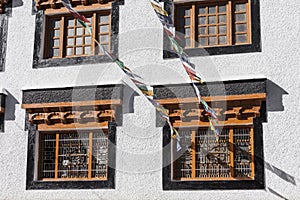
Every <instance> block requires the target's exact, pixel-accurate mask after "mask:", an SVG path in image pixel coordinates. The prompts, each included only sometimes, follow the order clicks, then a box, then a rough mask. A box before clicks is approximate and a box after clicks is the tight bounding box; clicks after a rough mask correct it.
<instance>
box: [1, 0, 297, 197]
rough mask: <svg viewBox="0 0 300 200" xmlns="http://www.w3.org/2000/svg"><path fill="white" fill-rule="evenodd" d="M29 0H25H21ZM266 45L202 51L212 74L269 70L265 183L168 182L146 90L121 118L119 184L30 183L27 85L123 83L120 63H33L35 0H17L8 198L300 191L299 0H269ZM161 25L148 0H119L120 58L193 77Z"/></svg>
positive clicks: (199, 62)
mask: <svg viewBox="0 0 300 200" xmlns="http://www.w3.org/2000/svg"><path fill="white" fill-rule="evenodd" d="M21 1H23V3H20V2H21ZM260 4H261V5H260V8H261V32H262V52H258V53H247V54H234V55H220V56H211V57H193V58H192V59H191V60H192V62H193V63H195V64H196V66H197V70H198V71H199V72H200V73H201V74H202V76H203V77H204V78H205V80H216V79H217V80H221V79H226V77H234V78H236V79H239V78H240V77H245V76H249V75H251V76H256V75H258V74H260V75H261V74H262V75H264V76H265V77H267V78H268V79H269V80H270V82H269V84H268V99H267V107H268V122H267V123H264V127H263V128H264V130H263V131H264V156H265V161H266V169H265V172H266V189H265V190H213V191H212V190H206V191H163V190H162V169H161V166H162V153H161V148H162V136H161V133H162V128H160V127H156V126H155V111H154V109H153V107H151V105H150V104H149V103H148V102H147V101H146V99H145V98H144V97H140V96H138V97H135V98H134V112H133V113H128V114H125V115H124V116H123V119H124V121H123V125H122V126H121V127H118V128H117V145H118V150H117V163H116V165H117V171H116V189H115V190H55V191H51V190H47V191H32V190H31V191H26V190H25V180H26V157H27V133H26V132H25V131H24V120H25V111H24V110H22V109H21V105H20V104H21V100H22V96H21V94H22V93H21V89H22V88H46V87H54V88H55V87H67V86H75V85H101V84H116V83H122V80H124V81H125V82H126V81H127V79H126V77H124V75H123V74H122V73H121V71H120V70H119V69H118V68H117V67H116V66H115V65H114V64H107V63H106V64H97V65H85V66H75V67H62V68H57V67H56V68H45V69H32V59H33V45H34V29H35V27H34V24H35V16H34V15H32V14H31V1H28V0H13V8H12V16H11V17H10V19H9V23H8V38H7V49H6V64H5V72H0V85H1V86H2V87H3V88H5V89H6V90H7V93H8V98H7V104H6V108H7V113H6V115H5V133H3V134H0V151H1V160H0V169H1V170H0V177H1V179H0V188H1V189H0V199H195V200H196V199H210V200H212V199H264V200H265V199H284V198H286V199H299V198H300V186H299V184H300V170H299V168H300V162H299V160H300V156H299V155H300V149H299V143H300V139H299V131H298V130H299V123H298V122H299V121H300V117H299V116H300V112H299V99H300V95H299V89H300V84H299V78H300V77H299V76H300V75H299V74H300V68H299V61H300V60H299V58H300V50H299V46H300V39H299V38H300V28H299V27H300V23H299V20H300V9H299V8H300V1H295V0H277V1H275V2H274V1H270V0H261V2H260ZM162 46H163V44H162V29H161V25H160V22H159V21H158V19H157V17H156V15H155V14H154V12H153V11H152V8H151V7H150V4H149V2H148V1H147V0H126V1H125V5H124V6H121V7H120V39H119V53H120V58H121V59H123V60H124V62H125V63H126V64H127V65H128V66H130V67H131V68H132V69H133V70H134V72H136V73H138V74H140V75H141V76H142V77H145V80H146V81H148V82H149V83H151V84H171V83H183V82H186V81H187V80H188V78H187V76H186V75H185V74H184V71H183V69H182V67H181V66H180V64H179V61H178V59H171V60H163V59H162Z"/></svg>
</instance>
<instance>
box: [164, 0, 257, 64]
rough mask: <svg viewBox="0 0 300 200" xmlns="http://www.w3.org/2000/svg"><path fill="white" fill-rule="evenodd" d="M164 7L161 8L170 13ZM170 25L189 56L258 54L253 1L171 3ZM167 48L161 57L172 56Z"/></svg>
mask: <svg viewBox="0 0 300 200" xmlns="http://www.w3.org/2000/svg"><path fill="white" fill-rule="evenodd" d="M168 6H169V5H168V4H167V5H165V9H166V10H172V9H170V8H168ZM174 25H175V28H176V34H177V38H179V39H178V42H179V44H180V45H181V46H182V47H184V49H185V52H186V53H187V54H188V55H189V56H199V55H200V56H201V55H207V53H208V54H209V55H216V54H230V53H247V52H257V51H261V44H260V43H261V40H260V37H261V36H260V13H259V1H256V0H222V1H216V0H201V1H200V0H195V1H182V0H174ZM168 46H171V45H166V46H165V48H166V49H169V50H168V51H169V53H167V51H165V54H164V57H166V58H168V57H174V55H173V53H172V50H171V49H170V47H168ZM200 48H203V49H205V50H206V51H200V50H199V49H200Z"/></svg>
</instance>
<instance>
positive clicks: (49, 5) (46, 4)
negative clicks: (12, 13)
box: [0, 0, 119, 10]
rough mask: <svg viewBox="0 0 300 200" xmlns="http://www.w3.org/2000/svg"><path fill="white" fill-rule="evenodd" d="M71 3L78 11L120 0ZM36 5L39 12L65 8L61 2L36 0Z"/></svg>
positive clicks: (91, 0) (58, 0)
mask: <svg viewBox="0 0 300 200" xmlns="http://www.w3.org/2000/svg"><path fill="white" fill-rule="evenodd" d="M0 1H1V0H0ZM70 2H71V4H72V6H74V7H76V10H78V8H77V7H78V6H90V5H93V6H97V5H110V4H111V3H112V2H119V0H70ZM35 5H36V8H37V9H38V10H47V9H57V8H62V7H63V4H62V3H61V1H60V0H35Z"/></svg>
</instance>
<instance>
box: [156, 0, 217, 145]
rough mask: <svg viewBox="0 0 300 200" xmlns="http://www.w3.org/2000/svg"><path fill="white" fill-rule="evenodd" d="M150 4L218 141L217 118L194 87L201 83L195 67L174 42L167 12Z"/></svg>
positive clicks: (157, 5)
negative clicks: (196, 83)
mask: <svg viewBox="0 0 300 200" xmlns="http://www.w3.org/2000/svg"><path fill="white" fill-rule="evenodd" d="M150 3H151V5H152V7H153V9H154V11H155V13H156V15H157V16H158V18H159V20H160V22H161V23H162V25H163V29H164V31H165V32H166V33H167V37H168V38H169V40H170V42H171V45H172V47H173V49H174V50H175V52H176V53H177V55H178V57H179V58H180V61H181V63H182V65H183V67H184V69H185V71H186V73H187V75H188V76H189V78H190V81H191V84H192V85H193V88H194V90H195V92H196V95H197V98H198V102H199V104H202V105H203V107H204V110H205V111H206V113H207V114H208V119H209V122H210V129H211V130H212V131H214V133H215V135H216V139H217V140H218V137H219V130H218V128H217V127H216V126H217V125H218V117H217V115H216V113H215V111H214V110H213V109H212V108H211V107H209V105H208V104H207V103H206V101H205V100H204V99H203V98H202V96H201V95H200V91H199V89H198V87H197V86H196V85H195V82H199V83H202V80H201V77H200V75H198V73H197V72H196V70H195V66H194V65H193V64H192V63H191V62H190V60H189V58H188V56H187V55H186V54H185V53H184V50H183V48H182V47H181V46H180V45H179V43H178V42H177V41H176V39H177V38H176V34H175V33H174V32H173V31H170V30H175V27H174V23H173V21H172V19H171V17H170V16H169V14H168V13H167V11H166V10H165V9H164V8H163V6H162V5H161V4H160V2H159V1H158V0H150Z"/></svg>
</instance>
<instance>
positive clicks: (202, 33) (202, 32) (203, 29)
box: [198, 27, 206, 35]
mask: <svg viewBox="0 0 300 200" xmlns="http://www.w3.org/2000/svg"><path fill="white" fill-rule="evenodd" d="M198 31H199V34H201V35H204V34H206V27H199V30H198Z"/></svg>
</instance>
